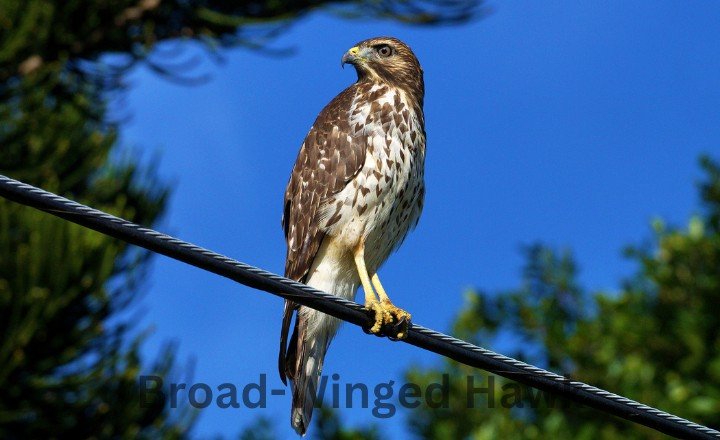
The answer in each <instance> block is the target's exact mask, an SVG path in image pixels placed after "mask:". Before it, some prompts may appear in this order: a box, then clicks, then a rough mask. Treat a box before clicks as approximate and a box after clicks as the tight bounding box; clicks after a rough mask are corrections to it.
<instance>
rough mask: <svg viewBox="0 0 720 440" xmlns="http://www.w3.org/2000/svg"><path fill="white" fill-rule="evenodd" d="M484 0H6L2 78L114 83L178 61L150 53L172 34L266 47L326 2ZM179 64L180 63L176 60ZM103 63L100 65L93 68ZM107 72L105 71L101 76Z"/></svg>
mask: <svg viewBox="0 0 720 440" xmlns="http://www.w3.org/2000/svg"><path fill="white" fill-rule="evenodd" d="M481 3H482V2H481V0H446V1H443V2H436V3H435V2H428V1H424V0H344V1H343V0H334V1H331V0H296V1H276V0H252V1H240V2H230V1H223V0H170V1H160V0H142V1H138V0H117V1H112V2H109V1H104V0H67V1H60V0H23V1H19V0H2V1H0V42H2V44H0V83H2V82H4V81H6V80H8V79H10V78H13V77H15V76H17V75H18V74H20V75H27V74H29V73H31V72H34V71H35V70H36V69H38V68H40V67H41V66H47V65H50V66H54V67H57V66H60V65H61V66H65V67H68V68H69V69H70V70H73V71H75V72H78V73H80V74H82V75H88V74H90V73H92V74H94V75H95V79H97V80H100V81H101V82H103V84H105V85H107V84H108V80H109V79H110V78H108V75H109V74H111V73H114V75H113V76H114V78H115V79H118V78H117V74H118V73H122V72H124V71H125V70H127V68H128V67H130V66H132V65H133V64H134V63H135V62H136V61H138V60H145V61H147V62H149V65H150V67H152V68H154V69H155V70H156V71H157V72H158V73H161V74H168V75H175V74H177V73H178V72H177V70H178V69H177V68H176V67H171V66H170V65H168V64H163V63H161V62H159V61H157V60H152V59H148V55H149V54H150V53H151V51H152V49H153V47H154V46H155V45H156V44H157V43H159V42H161V41H165V40H169V39H178V38H184V39H197V40H199V41H202V42H204V43H206V44H207V45H208V46H209V47H217V46H238V45H241V46H246V47H253V48H261V47H263V45H264V43H265V42H266V41H267V40H268V39H269V38H271V37H272V36H274V35H276V34H277V33H278V32H279V31H281V30H282V29H283V28H284V27H285V26H286V25H287V24H289V23H290V22H292V21H293V20H295V19H297V18H298V17H301V16H303V15H304V14H306V13H308V12H310V11H312V10H314V9H317V8H320V7H328V6H330V7H332V10H333V11H335V12H337V13H339V14H342V15H343V16H346V17H362V18H368V17H372V18H386V19H393V20H398V21H402V22H406V23H411V24H418V25H437V24H445V23H457V22H462V21H466V20H469V19H470V18H472V17H473V16H475V15H476V14H478V13H479V12H480V6H481ZM108 53H115V54H121V55H122V57H121V58H122V61H118V62H116V63H114V64H112V65H110V64H105V65H102V66H94V67H93V66H88V65H87V63H85V64H83V61H85V62H86V61H96V60H97V59H98V58H99V57H100V56H101V55H104V54H108ZM171 64H172V63H171ZM95 69H99V70H96V71H94V72H92V71H93V70H95ZM98 74H99V76H98Z"/></svg>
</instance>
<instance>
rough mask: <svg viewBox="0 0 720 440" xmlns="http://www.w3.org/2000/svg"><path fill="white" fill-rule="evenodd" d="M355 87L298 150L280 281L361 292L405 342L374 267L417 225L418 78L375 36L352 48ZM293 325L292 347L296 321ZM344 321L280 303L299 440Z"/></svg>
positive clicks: (409, 60) (282, 359) (378, 324)
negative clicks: (338, 330) (325, 364)
mask: <svg viewBox="0 0 720 440" xmlns="http://www.w3.org/2000/svg"><path fill="white" fill-rule="evenodd" d="M346 63H349V64H352V65H353V66H354V67H355V70H356V71H357V76H358V79H357V82H355V83H354V84H352V85H351V86H350V87H348V88H347V89H345V90H344V91H342V92H341V93H340V94H339V95H337V96H336V97H335V98H334V99H333V100H332V101H330V103H329V104H328V105H327V106H326V107H325V108H324V109H323V110H322V111H321V112H320V114H319V115H318V117H317V119H316V120H315V123H314V124H313V126H312V127H311V128H310V132H309V133H308V135H307V137H306V138H305V141H304V142H303V144H302V147H301V148H300V153H299V154H298V157H297V160H296V161H295V166H294V167H293V170H292V174H291V175H290V181H289V182H288V186H287V190H286V191H285V204H284V210H283V219H282V226H283V230H284V232H285V240H286V242H287V258H286V261H285V276H286V277H288V278H292V279H294V280H297V281H299V282H302V283H306V284H308V285H310V286H312V287H315V288H316V289H319V290H322V291H325V292H328V293H332V294H334V295H337V296H340V297H343V298H345V299H350V300H351V299H353V298H354V296H355V292H356V291H357V289H358V287H359V286H360V285H362V287H363V290H364V292H365V306H366V308H367V309H368V310H370V311H372V312H371V313H372V314H373V316H374V317H375V321H374V325H373V326H372V327H371V328H370V329H369V330H370V332H372V333H379V332H380V331H381V329H382V328H387V326H388V325H392V326H394V327H395V328H399V329H400V330H399V331H398V333H397V337H398V338H404V337H406V336H407V332H408V327H409V322H410V314H409V313H407V312H406V311H404V310H402V309H399V308H398V307H396V306H395V305H393V303H392V302H391V301H390V299H389V298H388V295H387V293H386V292H385V289H384V288H383V286H382V284H380V279H379V278H378V274H377V271H378V268H380V266H381V265H382V264H383V262H385V260H386V259H387V257H388V256H389V255H390V253H391V252H392V251H393V250H394V249H395V248H397V247H398V246H399V245H400V243H402V241H403V239H404V238H405V236H406V235H407V233H408V231H409V230H410V229H412V228H413V227H415V225H417V222H418V219H419V217H420V212H421V211H422V207H423V197H424V193H425V190H424V182H423V180H424V179H423V174H424V171H423V170H424V164H425V119H424V116H423V98H424V94H425V86H424V83H423V71H422V68H421V67H420V63H419V62H418V60H417V58H416V57H415V54H413V52H412V50H411V49H410V48H409V47H408V46H407V45H406V44H405V43H403V42H402V41H400V40H398V39H395V38H390V37H378V38H371V39H369V40H365V41H362V42H360V43H358V44H357V45H356V46H354V47H352V48H351V49H350V50H348V51H347V52H346V53H345V54H344V55H343V57H342V65H343V66H344V65H345V64H346ZM295 312H297V316H296V319H295V326H294V330H293V333H292V336H291V338H290V341H289V344H288V339H287V337H288V332H289V329H290V323H291V320H292V317H293V315H294V314H295ZM339 324H340V322H339V320H338V319H336V318H333V317H331V316H329V315H326V314H324V313H321V312H318V311H316V310H313V309H311V308H309V307H300V306H299V305H298V304H295V303H293V302H292V301H285V310H284V315H283V321H282V330H281V337H280V354H279V362H278V364H279V365H278V366H279V370H280V378H281V379H282V381H283V383H287V378H289V379H290V380H291V381H292V393H293V398H292V415H291V424H292V426H293V428H295V431H296V432H297V433H298V434H300V435H304V434H305V432H306V431H307V428H308V425H309V423H310V419H311V416H312V410H313V405H314V402H315V398H316V390H317V384H318V379H319V377H320V374H321V371H322V366H323V360H324V358H325V353H326V351H327V348H328V346H329V344H330V341H331V339H332V338H333V336H334V335H335V332H336V331H337V328H338V326H339Z"/></svg>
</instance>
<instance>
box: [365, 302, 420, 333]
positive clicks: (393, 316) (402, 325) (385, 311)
mask: <svg viewBox="0 0 720 440" xmlns="http://www.w3.org/2000/svg"><path fill="white" fill-rule="evenodd" d="M365 308H366V309H367V311H368V314H369V315H370V318H371V319H372V320H373V325H372V326H371V327H367V326H366V327H363V331H364V332H365V333H369V334H374V335H376V336H387V337H388V338H390V339H392V340H393V341H397V340H400V339H405V338H407V335H408V330H409V328H410V319H411V315H410V314H409V313H408V312H406V311H405V310H402V309H400V308H398V307H397V306H395V305H394V304H393V303H391V302H390V301H387V300H384V301H381V302H368V303H366V304H365Z"/></svg>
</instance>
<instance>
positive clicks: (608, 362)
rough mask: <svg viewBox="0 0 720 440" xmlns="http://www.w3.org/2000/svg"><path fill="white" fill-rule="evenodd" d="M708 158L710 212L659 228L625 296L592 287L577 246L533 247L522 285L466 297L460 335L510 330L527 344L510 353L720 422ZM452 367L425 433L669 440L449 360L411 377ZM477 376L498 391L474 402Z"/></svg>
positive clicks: (715, 175)
mask: <svg viewBox="0 0 720 440" xmlns="http://www.w3.org/2000/svg"><path fill="white" fill-rule="evenodd" d="M701 163H702V166H703V168H704V170H705V171H706V178H705V180H704V182H703V183H701V185H700V193H701V198H702V205H703V206H702V208H703V214H702V215H698V216H694V217H693V218H692V219H691V220H690V222H689V225H688V227H687V228H686V229H671V228H666V227H664V226H663V225H662V224H657V225H656V228H655V230H656V232H655V236H654V243H653V244H654V245H653V246H651V247H650V250H648V249H638V248H633V249H631V250H630V251H629V252H628V254H629V255H630V256H631V257H632V258H633V259H635V261H637V262H638V263H639V268H638V271H637V273H636V275H635V276H634V277H632V278H631V279H629V280H627V281H625V282H624V283H623V285H622V287H621V289H620V291H619V292H617V293H606V292H598V293H595V294H592V295H591V294H589V293H588V292H587V291H586V290H585V289H583V288H581V287H580V286H579V285H578V283H577V281H576V267H575V264H574V262H573V259H572V257H571V255H570V254H569V253H567V252H564V253H557V252H555V251H553V250H551V249H549V248H547V247H544V246H539V245H536V246H532V247H530V248H528V249H527V250H526V254H527V261H528V262H527V265H526V267H525V270H524V272H523V279H522V283H521V285H520V287H519V288H517V289H514V290H510V291H506V292H500V293H498V294H494V295H489V294H485V293H481V292H470V293H468V295H467V304H466V307H465V308H464V310H463V311H462V312H461V313H460V315H459V316H458V318H457V320H456V323H455V327H454V329H453V330H454V333H455V334H457V335H458V336H459V337H463V338H466V339H469V340H472V341H474V342H477V343H481V344H482V343H483V342H485V344H487V342H488V341H492V340H493V339H495V338H498V337H505V339H507V336H508V335H511V336H512V337H513V338H517V339H515V340H519V341H521V343H519V344H517V345H516V349H515V351H514V352H511V353H510V354H511V355H514V356H517V357H520V358H523V359H526V360H528V361H530V362H533V363H539V364H542V365H544V366H546V367H548V368H550V369H551V370H554V371H556V372H559V373H562V374H566V375H569V376H571V377H573V378H575V379H577V380H581V381H583V382H587V383H590V384H593V385H596V386H598V387H601V388H605V389H608V390H611V391H613V392H616V393H619V394H622V395H625V396H627V397H629V398H631V399H635V400H638V401H640V402H643V403H647V404H649V405H652V406H656V407H658V408H661V409H663V410H665V411H668V412H671V413H674V414H677V415H679V416H681V417H685V418H688V419H690V420H693V421H696V422H699V423H702V424H706V425H709V426H713V427H716V428H717V427H719V426H720V320H718V318H717V317H718V315H717V311H718V309H719V308H720V271H719V270H718V268H720V224H719V223H718V218H720V167H718V164H717V163H715V162H713V161H711V160H710V159H709V158H703V159H702V160H701ZM444 372H449V373H450V377H451V378H452V379H451V393H450V399H449V403H450V405H449V407H448V408H446V409H443V408H441V409H432V408H428V407H422V408H420V409H418V410H415V411H413V412H411V413H410V425H411V428H412V429H413V431H414V432H415V433H416V434H417V435H419V436H420V437H422V438H438V439H445V438H472V439H491V438H529V439H531V438H558V439H563V438H567V439H596V438H605V439H615V438H629V439H635V438H637V439H646V438H663V437H664V436H663V435H662V434H659V433H657V432H655V431H652V430H650V429H648V428H645V427H641V426H639V425H634V424H631V423H629V422H626V421H624V420H621V419H618V418H614V417H610V416H604V415H602V414H600V413H598V412H596V411H592V410H589V409H587V408H584V407H581V406H579V405H576V404H573V403H569V402H563V401H555V402H552V400H550V401H549V402H548V401H546V400H544V399H540V400H539V402H537V401H536V402H533V398H534V397H537V392H535V394H532V393H531V392H530V390H528V389H527V388H524V387H523V388H522V389H521V390H522V392H520V393H519V394H518V395H519V396H521V398H519V399H514V398H513V397H514V395H513V393H512V392H511V391H512V390H513V389H514V386H513V385H512V382H510V381H508V380H505V379H503V378H501V377H497V376H495V377H492V378H490V379H489V375H488V374H487V373H484V372H477V371H473V370H472V369H470V368H467V367H464V366H462V365H459V364H457V363H455V362H451V361H447V362H445V363H444V365H443V366H442V367H439V368H430V369H415V370H411V371H409V372H408V380H410V381H413V382H415V383H419V384H421V386H422V384H425V383H429V382H432V381H437V378H438V377H439V375H440V374H442V373H444ZM468 376H470V377H472V378H473V381H474V384H475V386H477V387H479V386H487V384H488V380H493V381H494V382H495V386H494V387H492V388H493V389H494V390H495V391H494V396H493V395H488V394H489V393H476V394H474V395H473V397H474V400H473V403H474V408H469V407H468V405H467V390H468V387H467V382H466V381H467V379H466V378H467V377H468ZM533 396H534V397H533ZM543 397H544V396H543ZM548 397H549V396H548ZM503 399H505V401H504V402H503ZM503 403H504V404H503Z"/></svg>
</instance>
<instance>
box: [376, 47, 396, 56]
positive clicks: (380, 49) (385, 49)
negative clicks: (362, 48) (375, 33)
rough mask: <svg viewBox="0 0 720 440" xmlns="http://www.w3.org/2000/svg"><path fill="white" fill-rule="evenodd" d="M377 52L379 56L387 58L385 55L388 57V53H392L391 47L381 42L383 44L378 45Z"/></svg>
mask: <svg viewBox="0 0 720 440" xmlns="http://www.w3.org/2000/svg"><path fill="white" fill-rule="evenodd" d="M377 52H378V53H379V54H380V56H381V57H383V58H387V57H389V56H390V55H392V53H393V51H392V48H390V46H388V45H387V44H383V45H381V46H378V48H377Z"/></svg>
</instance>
